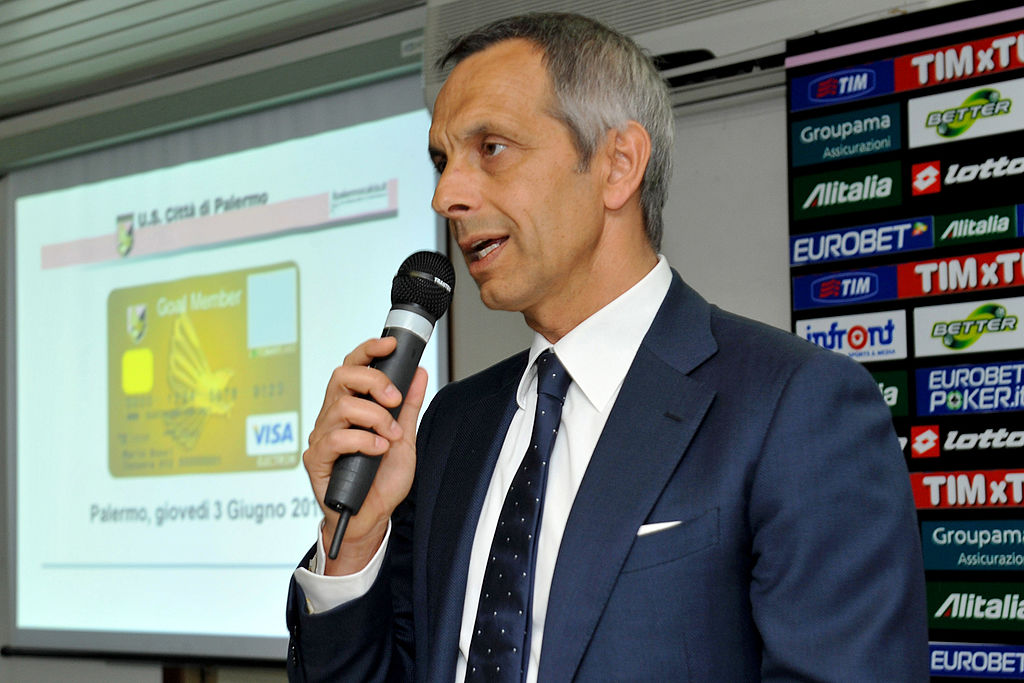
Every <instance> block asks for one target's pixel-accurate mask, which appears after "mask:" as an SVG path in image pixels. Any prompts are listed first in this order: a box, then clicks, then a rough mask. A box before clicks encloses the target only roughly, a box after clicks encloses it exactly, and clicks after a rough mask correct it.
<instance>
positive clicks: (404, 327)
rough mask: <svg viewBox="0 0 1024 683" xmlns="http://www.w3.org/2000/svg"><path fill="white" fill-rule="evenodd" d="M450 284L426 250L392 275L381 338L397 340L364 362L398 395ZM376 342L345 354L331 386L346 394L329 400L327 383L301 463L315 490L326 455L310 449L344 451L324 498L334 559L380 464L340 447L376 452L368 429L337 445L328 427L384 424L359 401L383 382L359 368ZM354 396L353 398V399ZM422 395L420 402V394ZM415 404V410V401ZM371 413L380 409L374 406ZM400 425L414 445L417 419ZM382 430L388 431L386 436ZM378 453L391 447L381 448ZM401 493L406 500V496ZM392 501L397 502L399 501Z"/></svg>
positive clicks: (442, 262)
mask: <svg viewBox="0 0 1024 683" xmlns="http://www.w3.org/2000/svg"><path fill="white" fill-rule="evenodd" d="M454 284H455V271H454V269H453V268H452V265H451V263H450V262H449V261H448V259H447V258H446V257H445V256H443V255H441V254H438V253H436V252H427V251H423V252H417V253H415V254H413V255H411V256H410V257H409V258H407V259H406V260H405V261H404V262H403V263H402V265H401V267H399V269H398V273H397V274H396V275H395V278H394V280H393V282H392V289H391V302H392V308H391V311H390V313H389V314H388V317H387V320H386V322H385V324H384V331H383V332H382V334H381V336H382V337H394V338H395V339H396V340H397V341H396V343H395V347H394V350H393V351H392V352H391V353H390V354H388V355H387V356H384V357H377V358H373V360H372V361H371V362H370V363H369V367H370V368H375V369H376V370H379V371H381V372H383V373H384V374H385V375H386V376H387V378H388V379H389V380H390V381H391V383H392V384H393V385H394V386H395V387H396V388H397V389H398V391H399V392H401V394H402V397H403V399H404V397H405V395H406V394H407V393H408V392H409V387H410V384H411V383H412V382H413V378H414V376H415V373H416V368H417V366H418V365H419V359H420V356H421V355H422V353H423V349H424V347H425V346H426V343H427V340H428V339H429V338H430V335H431V333H432V331H433V328H434V324H435V323H436V321H437V319H438V318H440V317H441V316H442V315H444V313H445V312H446V311H447V309H448V307H449V305H450V304H451V298H452V289H453V287H454ZM380 343H385V342H369V343H367V344H364V345H362V346H360V347H359V348H358V349H356V351H355V352H353V354H352V355H350V356H349V358H347V359H346V366H347V367H345V368H342V369H340V371H341V372H342V373H343V375H344V377H343V378H332V382H331V383H332V385H334V384H335V383H336V381H337V382H340V383H341V384H343V385H344V387H343V389H346V390H348V391H350V392H351V393H350V394H346V393H342V394H341V395H340V396H338V397H334V396H333V395H332V388H331V387H329V389H328V395H327V397H326V398H325V401H324V407H323V409H322V410H321V413H320V417H319V418H318V420H317V426H316V427H315V428H314V430H313V434H312V435H311V436H310V450H309V451H307V454H306V456H305V459H306V468H307V470H309V472H310V479H311V480H312V481H313V485H314V489H316V488H317V479H318V477H317V476H315V474H314V470H315V469H317V468H318V466H320V465H322V463H323V459H324V457H325V456H323V455H321V456H320V457H319V458H317V457H316V456H311V455H310V454H311V453H313V452H314V451H316V452H318V453H321V454H322V452H323V450H324V449H325V448H331V449H332V450H333V452H334V453H337V452H338V450H339V449H340V450H342V451H343V452H342V454H341V455H340V456H338V457H337V459H336V460H335V461H334V463H333V466H332V471H331V475H330V482H329V483H328V485H327V488H326V492H325V494H324V495H323V499H322V500H323V504H324V506H325V507H326V508H329V509H331V510H335V511H337V512H338V513H339V515H340V518H339V521H338V525H337V527H336V529H335V532H334V536H333V540H332V542H331V546H330V550H329V552H328V556H329V557H330V558H331V559H334V558H336V557H337V555H338V550H339V547H340V545H341V541H342V538H343V537H344V535H345V530H346V527H347V524H348V520H349V518H350V517H351V516H354V515H356V514H358V513H359V510H360V509H361V507H362V505H363V502H364V500H365V499H366V496H367V494H368V492H370V490H371V487H372V485H373V481H374V477H375V475H376V473H377V469H378V467H379V466H380V464H381V459H382V458H381V456H379V455H375V454H374V455H369V454H364V453H361V452H355V453H347V452H344V449H345V448H346V447H347V445H346V444H348V443H357V442H359V440H362V443H364V444H366V445H365V446H363V447H361V448H360V449H361V450H368V451H374V450H375V449H374V448H371V447H370V444H376V443H378V442H376V441H375V440H376V439H378V438H379V437H377V436H375V435H374V434H373V433H372V432H367V434H366V435H365V436H362V437H360V436H358V434H355V435H353V434H351V433H348V434H347V435H346V438H345V439H344V441H345V443H339V439H340V437H338V436H332V432H334V431H335V429H336V428H337V427H342V428H344V427H349V428H354V429H357V430H368V429H369V427H370V425H371V424H373V423H374V422H376V423H377V424H378V431H382V430H386V428H385V427H384V426H383V425H380V424H379V423H380V419H379V416H378V417H374V415H373V413H374V411H372V410H367V409H366V407H365V405H364V404H361V402H360V401H361V400H367V401H373V402H376V401H375V399H374V398H373V397H372V396H371V395H368V394H369V392H370V389H371V388H372V387H380V386H381V383H380V378H379V376H377V377H374V376H373V375H372V374H368V373H366V371H365V369H363V368H361V367H358V366H361V365H363V364H364V363H365V361H366V360H367V359H368V358H369V357H372V356H374V355H376V353H375V352H371V350H370V349H375V348H377V347H379V344H380ZM420 391H422V389H421V390H420ZM364 392H365V393H364ZM350 396H351V398H350ZM352 398H354V399H356V401H352V400H351V399H352ZM420 400H422V399H421V397H420ZM386 403H393V401H390V400H389V401H385V404H386ZM401 407H402V406H401V404H400V403H399V404H398V405H394V406H388V407H387V410H388V411H389V412H390V414H391V416H392V417H394V418H397V417H398V416H399V414H400V411H401ZM415 407H416V408H417V412H418V407H419V406H418V405H417V406H415ZM376 412H377V413H379V411H376ZM404 427H405V428H406V429H407V431H409V432H410V433H409V434H406V435H405V437H404V439H405V440H406V441H407V442H408V443H409V449H410V450H411V444H412V443H414V439H415V434H413V433H411V432H414V431H415V416H413V418H412V420H411V423H407V424H405V425H404ZM384 435H385V436H387V434H384ZM329 440H332V441H331V443H322V442H326V441H329ZM332 447H333V448H332ZM380 450H381V449H379V448H378V449H376V452H380ZM383 450H388V449H387V448H384V449H383ZM410 455H411V453H410ZM398 457H402V456H398ZM412 467H414V461H413V463H410V464H409V465H408V468H407V469H409V471H408V472H404V473H401V475H402V476H407V477H408V484H411V477H412V471H411V468H412ZM399 488H401V487H399ZM404 489H405V492H407V491H408V485H406V486H404ZM402 497H404V493H403V495H402ZM389 502H393V503H394V505H397V503H398V502H400V499H398V500H394V501H389Z"/></svg>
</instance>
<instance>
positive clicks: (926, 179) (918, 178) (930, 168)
mask: <svg viewBox="0 0 1024 683" xmlns="http://www.w3.org/2000/svg"><path fill="white" fill-rule="evenodd" d="M910 181H911V182H910V187H911V192H912V193H913V194H914V196H915V197H916V196H917V195H922V194H934V193H936V192H938V191H940V190H941V189H942V162H939V161H926V162H924V163H920V164H914V165H913V166H912V167H911V169H910Z"/></svg>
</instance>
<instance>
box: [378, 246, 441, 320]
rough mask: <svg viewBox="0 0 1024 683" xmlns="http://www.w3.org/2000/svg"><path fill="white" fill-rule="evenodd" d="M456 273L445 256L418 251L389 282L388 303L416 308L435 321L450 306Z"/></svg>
mask: <svg viewBox="0 0 1024 683" xmlns="http://www.w3.org/2000/svg"><path fill="white" fill-rule="evenodd" d="M454 289H455V269H454V268H453V267H452V263H451V261H449V260H448V257H447V256H445V255H444V254H439V253H437V252H436V251H417V252H416V253H415V254H412V255H411V256H410V257H409V258H407V259H405V260H404V261H402V265H401V266H399V267H398V273H397V274H396V275H395V279H394V280H392V281H391V303H392V305H394V304H416V305H418V306H420V307H421V308H423V309H424V310H425V311H427V313H429V314H430V315H432V316H433V317H434V319H435V320H436V319H437V318H440V317H441V316H442V315H444V314H445V311H447V310H448V307H449V306H450V305H451V303H452V292H453V291H454Z"/></svg>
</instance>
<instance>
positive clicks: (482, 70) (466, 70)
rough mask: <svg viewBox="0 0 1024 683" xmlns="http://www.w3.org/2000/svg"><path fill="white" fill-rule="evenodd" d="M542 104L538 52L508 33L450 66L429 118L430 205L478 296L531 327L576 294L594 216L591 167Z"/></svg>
mask: <svg viewBox="0 0 1024 683" xmlns="http://www.w3.org/2000/svg"><path fill="white" fill-rule="evenodd" d="M553 107H554V95H553V93H552V88H551V82H550V78H549V76H548V73H547V70H546V69H545V67H544V65H543V63H542V60H541V52H540V50H539V48H537V47H535V46H534V45H533V44H531V43H529V42H527V41H524V40H509V41H504V42H501V43H497V44H496V45H493V46H491V47H489V48H487V49H486V50H484V51H482V52H478V53H476V54H473V55H471V56H470V57H467V58H466V59H465V60H463V61H462V62H461V63H460V64H459V65H458V66H457V67H456V68H455V69H454V70H453V71H452V74H451V76H450V77H449V78H448V80H447V82H446V83H445V85H444V88H443V89H442V90H441V93H440V94H439V95H438V98H437V102H436V103H435V105H434V118H433V122H432V123H431V126H430V152H431V157H432V159H433V161H434V163H435V165H436V166H437V168H438V170H439V171H440V172H441V178H440V180H439V181H438V184H437V189H436V190H435V191H434V200H433V207H434V210H435V211H437V213H439V214H441V215H442V216H444V217H445V218H447V219H448V225H449V229H450V230H451V233H452V235H453V236H454V238H455V240H456V241H457V242H458V244H459V247H460V248H461V250H462V253H463V256H464V258H465V260H466V264H467V265H468V267H469V273H470V275H471V276H472V277H473V279H474V280H476V282H477V284H478V285H479V286H480V296H481V298H482V299H483V301H484V303H485V304H486V305H487V306H488V307H490V308H497V309H503V310H511V311H521V312H523V313H524V314H525V315H526V318H527V322H530V323H531V324H532V323H534V322H537V321H540V324H541V325H544V324H548V323H547V321H549V320H551V319H558V318H559V316H561V317H562V318H564V317H565V316H566V314H570V315H571V313H570V311H571V308H570V309H567V308H566V307H567V306H568V307H572V306H574V305H575V306H578V305H579V299H580V298H581V297H582V298H583V299H585V298H586V293H587V291H588V289H589V288H588V282H589V280H590V278H591V277H593V272H592V269H591V265H592V264H593V261H594V259H595V258H596V253H597V250H598V248H599V246H600V242H601V239H602V226H603V222H604V213H603V211H604V204H603V199H602V183H601V182H600V177H601V171H600V169H601V168H602V165H601V164H599V163H591V165H590V170H589V171H587V172H583V173H581V172H579V171H578V170H577V169H578V165H579V157H578V154H577V152H576V148H575V147H574V146H573V142H572V138H571V136H570V133H569V130H568V128H567V127H566V126H565V125H564V124H563V123H562V122H560V121H559V120H557V119H555V118H554V117H553V116H552V115H551V113H550V112H551V111H552V110H553ZM597 160H598V159H597V155H595V159H594V161H597Z"/></svg>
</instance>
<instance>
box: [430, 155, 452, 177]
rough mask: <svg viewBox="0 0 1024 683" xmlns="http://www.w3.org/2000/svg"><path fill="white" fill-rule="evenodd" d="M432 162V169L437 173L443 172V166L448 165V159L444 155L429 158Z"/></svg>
mask: <svg viewBox="0 0 1024 683" xmlns="http://www.w3.org/2000/svg"><path fill="white" fill-rule="evenodd" d="M431 161H432V162H434V170H436V171H437V172H438V173H444V167H445V166H447V165H448V160H447V159H445V158H444V157H434V158H433V159H431Z"/></svg>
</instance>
